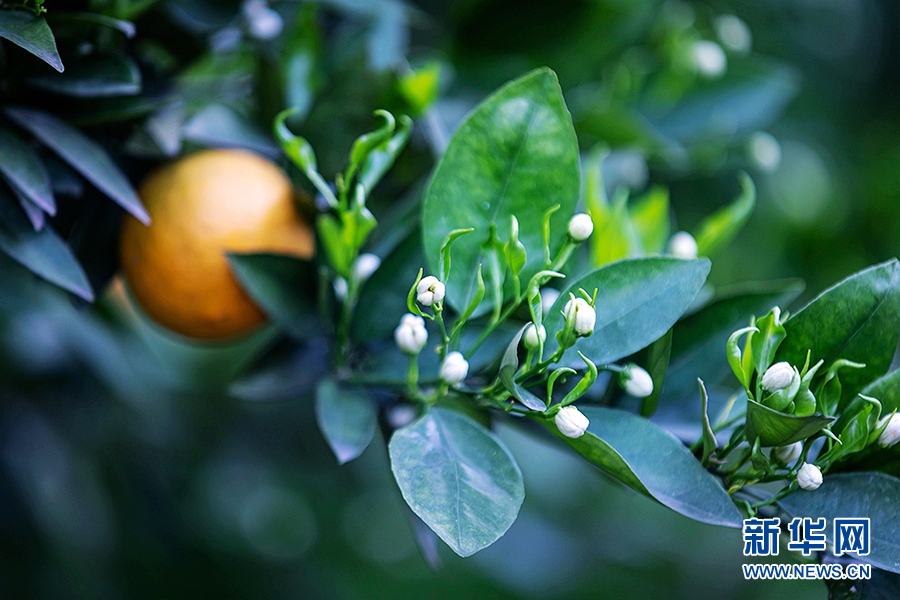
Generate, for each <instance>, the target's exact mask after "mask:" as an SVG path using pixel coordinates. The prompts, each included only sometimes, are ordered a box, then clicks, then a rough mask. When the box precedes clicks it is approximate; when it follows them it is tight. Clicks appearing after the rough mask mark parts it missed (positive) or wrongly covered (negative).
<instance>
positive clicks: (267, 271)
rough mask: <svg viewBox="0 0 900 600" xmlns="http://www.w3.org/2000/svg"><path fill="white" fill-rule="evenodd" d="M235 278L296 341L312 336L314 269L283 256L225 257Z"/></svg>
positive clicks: (313, 325)
mask: <svg viewBox="0 0 900 600" xmlns="http://www.w3.org/2000/svg"><path fill="white" fill-rule="evenodd" d="M228 262H229V263H230V264H231V268H232V269H233V271H234V274H235V276H236V277H237V278H238V281H240V283H241V285H242V286H244V289H245V290H246V291H247V293H248V294H249V295H250V297H251V298H253V300H254V301H255V302H256V303H257V304H259V307H260V308H261V309H262V310H263V312H265V313H266V314H267V315H268V316H269V318H271V319H272V321H273V322H275V323H276V324H277V325H278V326H279V327H281V328H282V329H284V330H285V331H287V332H288V333H290V334H291V335H293V336H295V337H298V338H305V337H309V336H310V334H311V333H313V332H315V331H316V329H315V321H316V312H315V306H314V302H313V298H315V294H314V293H313V289H314V286H315V281H316V279H315V267H314V266H313V265H312V263H311V262H310V261H308V260H303V259H300V258H297V257H295V256H288V255H283V254H232V253H229V254H228Z"/></svg>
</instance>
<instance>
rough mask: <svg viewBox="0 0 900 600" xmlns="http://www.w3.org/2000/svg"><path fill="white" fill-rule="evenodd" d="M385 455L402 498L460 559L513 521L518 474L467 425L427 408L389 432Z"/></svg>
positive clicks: (489, 437)
mask: <svg viewBox="0 0 900 600" xmlns="http://www.w3.org/2000/svg"><path fill="white" fill-rule="evenodd" d="M389 452H390V457H391V470H392V471H393V473H394V478H395V479H396V480H397V485H399V486H400V492H401V493H402V494H403V499H404V500H406V503H407V504H409V506H410V508H411V509H412V510H413V512H414V513H416V514H417V515H418V516H419V518H421V519H422V520H423V521H424V522H425V523H426V524H427V525H428V526H429V527H430V528H431V529H432V530H433V531H434V532H435V533H436V534H438V536H439V537H440V538H441V539H442V540H444V542H446V543H447V545H449V546H450V547H451V548H452V549H453V551H454V552H456V553H457V554H459V555H460V556H470V555H471V554H474V553H475V552H478V551H479V550H481V549H483V548H486V547H488V546H490V545H491V544H493V543H494V542H495V541H497V539H499V538H500V536H502V535H503V534H504V533H506V530H507V529H509V527H510V525H512V523H513V521H515V520H516V516H517V515H518V514H519V507H520V506H521V505H522V500H524V498H525V486H524V484H523V481H522V472H521V471H520V470H519V467H518V465H517V464H516V462H515V460H513V457H512V455H511V454H510V453H509V450H507V449H506V447H504V445H503V443H502V442H501V441H500V440H499V439H498V438H497V437H496V436H495V435H494V434H493V433H491V432H490V431H488V430H487V429H485V428H484V427H482V426H481V425H479V424H478V423H477V422H475V421H473V420H472V419H471V418H469V417H467V416H464V415H462V414H460V413H457V412H454V411H450V410H445V409H440V408H432V409H431V410H429V411H428V412H427V413H426V414H425V415H424V416H423V417H421V418H420V419H418V420H417V421H415V422H414V423H412V424H411V425H409V426H407V427H404V428H403V429H400V430H398V431H396V432H395V433H394V435H393V437H392V438H391V441H390V444H389Z"/></svg>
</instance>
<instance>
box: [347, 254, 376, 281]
mask: <svg viewBox="0 0 900 600" xmlns="http://www.w3.org/2000/svg"><path fill="white" fill-rule="evenodd" d="M380 266H381V259H380V258H378V256H376V255H374V254H369V253H365V254H360V255H359V256H358V257H357V258H356V262H355V263H353V272H354V274H355V275H356V278H357V279H358V280H359V281H365V280H366V279H368V278H369V277H371V276H372V273H374V272H375V271H377V270H378V267H380Z"/></svg>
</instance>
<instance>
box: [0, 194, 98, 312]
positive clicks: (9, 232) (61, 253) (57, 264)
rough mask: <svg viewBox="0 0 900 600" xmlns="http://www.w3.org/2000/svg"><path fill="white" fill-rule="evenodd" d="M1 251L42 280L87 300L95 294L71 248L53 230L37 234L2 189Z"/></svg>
mask: <svg viewBox="0 0 900 600" xmlns="http://www.w3.org/2000/svg"><path fill="white" fill-rule="evenodd" d="M0 250H3V252H5V253H6V254H8V255H9V256H10V257H11V258H12V259H13V260H15V261H16V262H18V263H20V264H22V265H24V266H25V267H27V268H28V269H29V270H30V271H31V272H33V273H34V274H35V275H38V276H39V277H42V278H44V279H46V280H47V281H49V282H51V283H55V284H56V285H58V286H59V287H61V288H64V289H66V290H69V291H70V292H72V293H74V294H77V295H78V296H80V297H82V298H84V299H85V300H87V301H88V302H92V301H93V300H94V291H93V289H91V284H90V282H89V281H88V278H87V276H86V275H85V273H84V270H83V269H82V268H81V265H80V264H79V263H78V259H76V258H75V254H74V253H73V252H72V249H71V248H69V245H68V244H66V242H65V241H63V239H62V238H61V237H59V235H58V234H57V233H56V231H54V230H53V228H52V227H44V228H42V229H41V230H40V231H35V230H34V228H33V227H32V226H31V223H29V222H28V219H27V218H26V217H25V215H24V214H23V213H22V211H21V210H20V209H19V207H18V206H17V205H16V202H15V200H13V199H12V198H11V197H10V196H9V194H8V193H7V192H6V191H4V190H2V189H0Z"/></svg>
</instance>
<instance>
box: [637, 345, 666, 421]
mask: <svg viewBox="0 0 900 600" xmlns="http://www.w3.org/2000/svg"><path fill="white" fill-rule="evenodd" d="M671 356H672V329H669V331H667V332H666V334H665V335H664V336H662V337H661V338H659V339H658V340H656V341H655V342H653V343H652V344H650V346H649V347H648V348H647V360H646V361H645V362H644V363H643V364H645V365H646V366H647V373H649V374H650V378H651V379H652V380H653V392H652V393H651V394H650V395H649V396H647V397H646V398H644V399H643V400H642V401H641V416H642V417H650V416H652V415H653V413H655V412H656V407H657V406H658V405H659V398H660V396H662V390H663V384H664V383H665V381H666V371H668V370H669V359H670V358H671Z"/></svg>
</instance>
